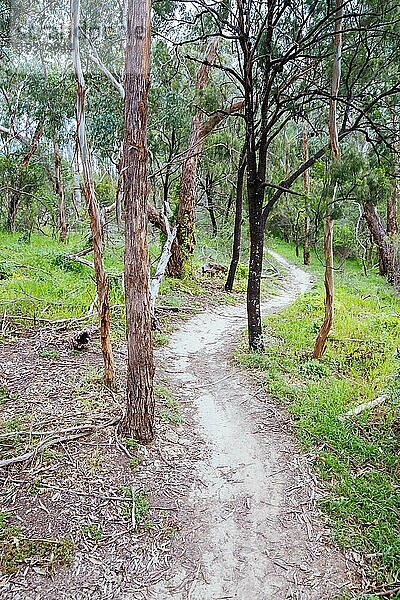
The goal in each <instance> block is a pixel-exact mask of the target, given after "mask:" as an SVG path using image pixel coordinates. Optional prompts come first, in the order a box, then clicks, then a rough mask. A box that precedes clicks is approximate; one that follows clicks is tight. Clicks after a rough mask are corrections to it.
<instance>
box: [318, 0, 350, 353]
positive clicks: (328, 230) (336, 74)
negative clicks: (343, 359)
mask: <svg viewBox="0 0 400 600" xmlns="http://www.w3.org/2000/svg"><path fill="white" fill-rule="evenodd" d="M342 26H343V0H336V14H335V33H334V36H333V47H334V60H333V70H332V86H331V99H330V103H329V122H328V125H329V141H330V147H331V152H332V162H333V163H335V162H337V161H339V160H340V146H339V133H338V126H337V104H338V93H339V86H340V77H341V68H342V44H343V33H342ZM336 192H337V184H336V185H335V189H334V192H333V199H332V206H331V207H330V206H328V205H327V214H326V220H325V233H324V256H325V279H324V285H325V317H324V322H323V324H322V326H321V329H320V331H319V333H318V336H317V339H316V341H315V346H314V351H313V358H321V357H322V356H323V354H324V352H325V350H326V343H327V339H328V335H329V332H330V330H331V328H332V323H333V316H334V277H333V219H332V208H333V207H334V204H335V198H336Z"/></svg>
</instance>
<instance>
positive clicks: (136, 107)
mask: <svg viewBox="0 0 400 600" xmlns="http://www.w3.org/2000/svg"><path fill="white" fill-rule="evenodd" d="M150 11H151V2H150V0H144V1H142V2H138V1H137V0H128V22H127V44H126V53H125V109H124V151H123V169H122V172H123V190H124V214H125V278H124V280H125V301H126V329H127V345H128V373H127V396H126V411H125V415H124V417H123V420H122V421H121V423H120V431H121V432H122V433H123V434H124V435H127V436H129V437H131V438H133V439H135V440H137V441H138V442H140V443H143V444H148V443H150V442H151V441H152V440H153V438H154V394H153V376H154V363H153V347H152V339H151V315H150V297H149V256H148V249H147V195H148V175H147V157H148V150H147V106H148V92H149V60H150V44H151V33H150V27H151V20H150V14H151V13H150Z"/></svg>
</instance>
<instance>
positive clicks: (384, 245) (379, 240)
mask: <svg viewBox="0 0 400 600" xmlns="http://www.w3.org/2000/svg"><path fill="white" fill-rule="evenodd" d="M363 209H364V217H365V220H366V222H367V225H368V229H369V231H370V233H371V237H372V239H373V241H374V243H375V245H376V249H377V252H378V263H379V274H380V275H382V276H386V277H388V276H389V273H390V253H389V251H388V250H389V249H388V240H387V237H386V230H385V227H384V225H383V223H382V221H381V218H380V216H379V213H378V209H377V207H376V206H375V205H374V204H372V202H364V204H363Z"/></svg>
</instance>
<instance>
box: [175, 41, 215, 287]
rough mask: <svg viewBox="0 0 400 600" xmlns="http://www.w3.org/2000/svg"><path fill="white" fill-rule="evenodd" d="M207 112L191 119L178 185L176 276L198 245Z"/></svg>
mask: <svg viewBox="0 0 400 600" xmlns="http://www.w3.org/2000/svg"><path fill="white" fill-rule="evenodd" d="M218 45H219V38H214V39H212V40H211V42H210V44H209V45H208V47H207V50H206V53H205V56H204V59H203V63H202V65H201V66H200V68H199V71H198V73H197V82H196V92H197V94H200V93H201V92H202V91H203V90H204V88H205V87H206V86H207V85H208V82H209V80H210V71H211V67H212V65H213V64H214V61H215V58H216V56H217V50H218ZM203 124H204V112H203V111H202V110H200V109H197V110H196V113H195V115H194V117H193V120H192V128H191V132H190V138H189V145H188V149H187V151H186V153H185V156H184V158H183V165H182V173H181V179H180V188H179V205H178V216H177V227H178V230H177V235H176V239H175V241H174V244H173V245H172V256H171V259H170V261H169V265H168V272H169V274H170V275H172V276H173V277H182V275H183V271H184V262H185V259H186V258H187V257H188V256H189V255H191V254H192V253H193V250H194V246H195V243H196V241H195V234H194V211H195V205H196V190H197V166H198V162H199V158H200V155H201V152H202V149H203V143H204V133H203V131H202V127H203Z"/></svg>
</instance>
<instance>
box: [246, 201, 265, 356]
mask: <svg viewBox="0 0 400 600" xmlns="http://www.w3.org/2000/svg"><path fill="white" fill-rule="evenodd" d="M249 225H250V260H249V279H248V282H247V323H248V332H249V348H250V350H255V351H257V352H263V351H264V342H263V335H262V323H261V305H260V299H261V274H262V264H263V251H264V226H263V223H262V200H261V201H260V200H259V199H257V197H256V198H255V201H251V199H250V198H249Z"/></svg>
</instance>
